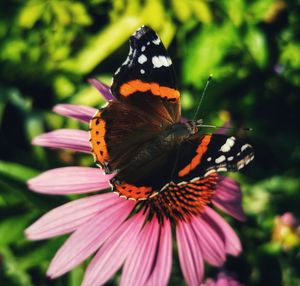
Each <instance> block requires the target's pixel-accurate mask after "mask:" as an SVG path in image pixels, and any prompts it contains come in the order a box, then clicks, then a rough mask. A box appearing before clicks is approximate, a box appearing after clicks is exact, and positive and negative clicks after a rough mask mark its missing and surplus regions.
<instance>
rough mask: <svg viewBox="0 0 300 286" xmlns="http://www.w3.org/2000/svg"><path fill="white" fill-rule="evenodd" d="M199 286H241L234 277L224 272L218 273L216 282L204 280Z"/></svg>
mask: <svg viewBox="0 0 300 286" xmlns="http://www.w3.org/2000/svg"><path fill="white" fill-rule="evenodd" d="M201 286H243V285H242V284H241V283H239V282H238V281H237V280H235V279H234V277H232V276H230V275H228V274H227V273H226V272H220V273H219V274H218V276H217V279H216V280H213V279H211V278H209V279H206V281H205V283H204V284H202V285H201Z"/></svg>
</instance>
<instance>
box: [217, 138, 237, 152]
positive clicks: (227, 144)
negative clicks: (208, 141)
mask: <svg viewBox="0 0 300 286" xmlns="http://www.w3.org/2000/svg"><path fill="white" fill-rule="evenodd" d="M233 145H234V140H232V138H231V137H230V138H228V139H227V140H226V142H225V144H224V145H223V146H222V147H221V148H220V151H222V152H224V153H226V152H228V151H230V149H231V147H232V146H233Z"/></svg>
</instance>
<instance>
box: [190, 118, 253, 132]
mask: <svg viewBox="0 0 300 286" xmlns="http://www.w3.org/2000/svg"><path fill="white" fill-rule="evenodd" d="M197 122H198V121H197ZM197 122H196V123H197ZM196 126H197V127H204V128H214V129H226V130H232V129H236V128H234V127H225V126H215V125H210V124H202V121H200V120H199V124H196ZM240 130H242V131H252V130H253V129H252V128H250V127H244V128H240Z"/></svg>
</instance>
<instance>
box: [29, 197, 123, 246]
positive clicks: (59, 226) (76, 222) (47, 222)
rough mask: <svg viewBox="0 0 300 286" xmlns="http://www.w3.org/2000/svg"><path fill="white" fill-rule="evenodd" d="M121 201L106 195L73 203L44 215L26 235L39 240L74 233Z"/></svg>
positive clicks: (30, 227)
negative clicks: (98, 214) (96, 215)
mask: <svg viewBox="0 0 300 286" xmlns="http://www.w3.org/2000/svg"><path fill="white" fill-rule="evenodd" d="M119 200H120V198H119V197H118V196H116V195H115V194H113V193H106V194H101V195H95V196H90V197H86V198H82V199H78V200H75V201H71V202H69V203H66V204H64V205H62V206H60V207H57V208H55V209H53V210H51V211H50V212H48V213H47V214H45V215H43V216H42V217H41V218H40V219H38V220H37V221H36V222H35V223H33V224H32V225H31V226H29V227H28V228H27V229H26V230H25V234H26V236H27V238H28V239H31V240H38V239H45V238H49V237H53V236H57V235H62V234H65V233H69V232H72V231H74V230H76V229H77V228H78V227H80V226H81V225H83V224H84V223H85V222H87V221H88V220H89V219H91V218H92V217H93V216H94V215H95V214H97V213H99V212H101V211H104V210H105V209H106V208H108V207H111V206H112V205H113V204H115V203H117V202H118V201H119Z"/></svg>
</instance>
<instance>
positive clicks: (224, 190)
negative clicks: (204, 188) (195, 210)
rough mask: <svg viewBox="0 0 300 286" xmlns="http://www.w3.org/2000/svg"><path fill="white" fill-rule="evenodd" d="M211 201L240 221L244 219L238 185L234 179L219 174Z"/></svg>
mask: <svg viewBox="0 0 300 286" xmlns="http://www.w3.org/2000/svg"><path fill="white" fill-rule="evenodd" d="M212 202H213V204H214V205H215V206H217V207H218V208H219V209H221V210H222V211H224V212H225V213H227V214H229V215H231V216H232V217H234V218H236V219H238V220H241V221H244V220H245V219H246V217H245V213H244V210H243V208H242V193H241V189H240V185H239V184H238V183H237V182H236V181H234V180H232V179H230V178H228V177H223V176H221V178H220V181H219V183H218V185H217V189H216V193H215V196H214V197H213V199H212Z"/></svg>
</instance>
